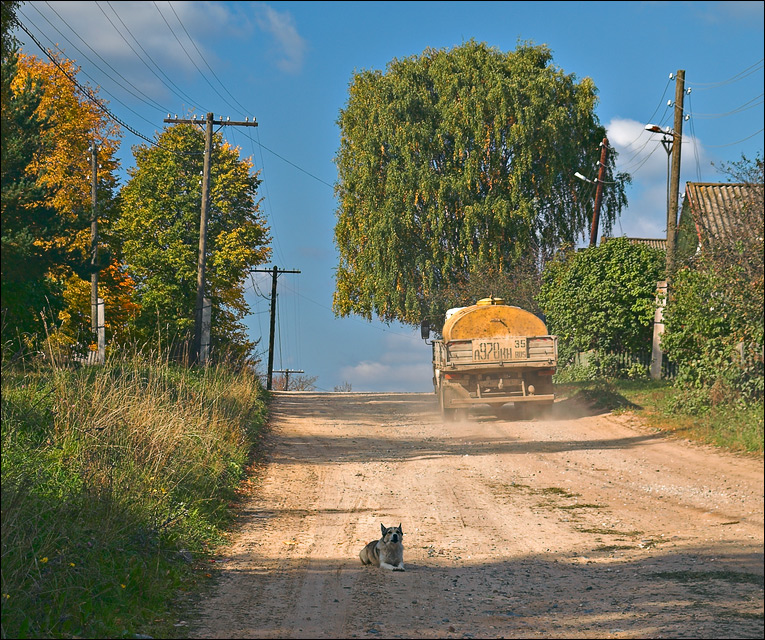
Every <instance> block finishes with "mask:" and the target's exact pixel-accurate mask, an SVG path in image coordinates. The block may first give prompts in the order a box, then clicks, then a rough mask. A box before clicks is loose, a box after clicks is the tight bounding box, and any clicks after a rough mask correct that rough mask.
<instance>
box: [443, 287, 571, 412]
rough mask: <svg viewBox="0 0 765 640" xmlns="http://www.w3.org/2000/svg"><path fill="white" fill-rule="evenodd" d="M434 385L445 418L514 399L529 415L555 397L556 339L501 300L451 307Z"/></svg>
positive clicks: (527, 314)
mask: <svg viewBox="0 0 765 640" xmlns="http://www.w3.org/2000/svg"><path fill="white" fill-rule="evenodd" d="M431 344H432V347H433V387H434V390H435V393H436V395H437V397H438V403H439V407H440V409H441V412H442V414H443V415H444V417H445V418H447V419H455V418H456V417H457V416H458V415H459V414H460V413H465V412H467V410H468V409H470V408H471V407H473V406H475V405H481V404H483V405H489V406H490V407H491V408H493V409H494V410H499V409H500V408H501V407H503V406H504V405H505V404H507V403H510V402H512V403H513V404H514V406H515V407H518V408H520V409H521V411H522V412H523V413H524V414H526V413H529V411H528V410H529V409H532V408H533V407H545V406H550V405H552V403H553V402H554V400H555V393H554V390H553V384H552V376H553V374H554V373H555V370H556V367H557V364H558V339H557V337H556V336H553V335H549V334H548V332H547V327H546V325H545V323H544V321H543V320H542V319H541V318H539V317H537V316H536V315H534V314H533V313H530V312H528V311H525V310H523V309H521V308H520V307H514V306H510V305H506V304H504V301H503V300H501V299H498V298H493V297H491V298H484V299H482V300H479V301H478V302H477V303H476V304H474V305H472V306H469V307H460V308H456V309H451V310H450V311H449V312H447V317H446V320H445V322H444V325H443V329H442V331H441V337H440V338H438V339H435V340H433V341H432V343H431Z"/></svg>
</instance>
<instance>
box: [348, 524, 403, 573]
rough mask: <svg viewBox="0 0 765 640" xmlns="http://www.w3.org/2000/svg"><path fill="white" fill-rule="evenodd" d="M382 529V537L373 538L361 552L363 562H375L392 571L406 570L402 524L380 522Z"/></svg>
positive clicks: (376, 564)
mask: <svg viewBox="0 0 765 640" xmlns="http://www.w3.org/2000/svg"><path fill="white" fill-rule="evenodd" d="M380 529H381V530H382V537H381V538H380V539H379V540H372V542H370V543H369V544H368V545H366V546H365V547H364V548H363V549H362V550H361V551H360V552H359V558H361V562H362V564H373V565H375V566H376V567H380V568H381V569H390V570H391V571H404V545H403V539H404V532H403V530H402V529H401V524H400V523H399V525H398V526H397V527H386V526H385V525H384V524H380Z"/></svg>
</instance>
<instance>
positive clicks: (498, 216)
mask: <svg viewBox="0 0 765 640" xmlns="http://www.w3.org/2000/svg"><path fill="white" fill-rule="evenodd" d="M551 59H552V56H551V53H550V51H549V50H548V49H547V48H546V47H545V46H532V45H526V44H524V45H521V46H519V47H518V49H517V50H516V51H515V52H513V53H503V52H500V51H498V50H496V49H492V48H489V47H487V46H486V45H484V44H477V43H475V42H472V41H471V42H469V43H467V44H464V45H462V46H459V47H455V48H454V49H452V50H449V51H447V50H434V49H428V50H426V51H425V52H424V53H423V54H422V55H421V56H414V57H411V58H405V59H401V60H398V59H397V60H393V61H392V62H391V63H389V65H388V67H387V69H386V72H385V73H382V72H380V71H362V72H358V73H355V74H354V76H353V78H352V81H351V83H350V87H349V97H348V102H347V105H346V107H345V108H344V109H343V110H341V112H340V117H339V119H338V124H339V126H340V130H341V143H340V149H339V150H338V153H337V157H336V163H337V167H338V174H339V181H338V185H337V194H338V197H339V201H340V204H339V208H338V213H337V223H336V226H335V242H336V245H337V247H338V249H339V253H340V262H339V265H338V268H337V273H336V291H335V296H334V309H335V312H336V313H337V314H339V315H343V316H345V315H349V314H351V313H355V314H359V315H362V316H364V317H366V318H371V317H372V316H373V315H377V316H378V317H380V318H381V319H382V320H384V321H392V320H398V321H401V322H404V323H409V324H419V322H420V321H421V320H422V319H424V318H430V319H431V323H432V324H434V326H437V325H438V324H439V323H440V321H442V320H443V313H444V311H445V310H446V309H447V308H448V307H450V306H454V304H455V303H460V302H467V301H466V300H459V299H457V298H456V297H455V296H454V289H452V290H449V288H450V287H452V288H454V287H456V288H457V289H460V288H462V289H465V288H467V289H470V288H475V287H474V286H473V285H474V284H475V278H476V275H477V274H480V273H484V272H493V273H499V274H504V273H512V272H514V271H515V270H516V268H517V267H518V265H523V264H528V261H531V263H532V264H534V263H539V261H540V260H541V259H542V257H543V256H544V255H545V254H546V253H548V252H550V251H552V250H554V249H556V248H557V247H558V246H560V244H561V243H565V242H574V241H575V240H576V238H577V236H578V235H579V234H581V233H582V232H583V231H584V230H585V229H587V228H588V226H589V220H590V215H591V211H592V205H593V198H594V192H593V190H592V189H589V188H588V187H589V185H587V184H585V183H583V182H581V181H579V180H577V179H576V178H575V177H574V175H573V174H574V169H575V168H577V167H586V166H594V165H595V163H596V162H597V160H598V158H599V148H598V145H599V143H600V142H601V140H602V139H603V137H604V135H605V130H604V129H603V127H602V126H600V124H599V123H598V121H597V118H596V117H595V114H594V107H595V104H596V89H595V87H594V85H593V83H592V81H591V80H590V79H589V78H584V79H583V80H581V81H580V82H577V81H576V78H575V77H574V76H573V75H566V74H565V73H563V71H561V70H560V69H557V68H556V67H555V66H554V65H553V64H552V62H551ZM613 167H614V157H613V155H611V156H610V157H609V159H608V167H607V172H606V174H607V176H608V177H607V178H606V180H607V186H606V189H605V193H604V201H603V213H602V218H601V219H602V220H603V224H604V227H605V228H606V229H607V228H609V226H610V224H611V223H612V222H613V220H614V219H615V216H616V214H617V212H618V211H619V210H620V209H621V207H622V206H623V205H624V204H625V203H626V198H625V195H624V184H625V182H626V181H627V180H628V177H627V176H614V175H613ZM471 281H472V284H471ZM491 293H494V294H495V295H498V292H497V291H483V292H482V293H481V296H480V297H483V296H485V295H489V294H491ZM473 301H474V300H473Z"/></svg>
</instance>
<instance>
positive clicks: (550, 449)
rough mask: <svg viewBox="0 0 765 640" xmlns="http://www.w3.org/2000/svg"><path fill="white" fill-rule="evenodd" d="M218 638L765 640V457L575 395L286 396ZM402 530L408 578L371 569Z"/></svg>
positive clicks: (209, 618)
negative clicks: (446, 399) (374, 546)
mask: <svg viewBox="0 0 765 640" xmlns="http://www.w3.org/2000/svg"><path fill="white" fill-rule="evenodd" d="M271 424H272V430H271V432H270V433H269V434H268V436H267V439H266V440H267V444H266V456H265V464H264V465H263V467H262V468H261V469H260V470H259V475H260V476H261V477H262V480H261V481H259V484H258V486H257V487H256V488H255V489H254V490H253V491H252V496H251V499H250V501H249V503H248V505H247V507H246V509H245V510H244V512H243V513H242V515H241V519H242V522H241V527H240V531H238V532H237V534H236V536H235V537H232V544H231V546H230V548H229V549H227V550H226V551H225V554H224V555H223V556H222V557H221V558H220V560H219V562H217V563H216V565H215V566H217V567H219V573H218V574H216V576H215V577H214V579H215V586H214V587H213V590H212V594H211V595H210V596H209V597H205V598H204V599H203V600H202V601H201V602H200V603H199V604H198V606H197V609H196V615H197V618H196V620H194V621H192V622H193V625H192V626H191V627H189V630H190V633H192V634H193V637H200V638H519V637H523V638H542V637H544V638H762V637H763V463H762V460H761V459H759V460H753V459H748V458H744V457H737V456H733V455H726V454H722V453H720V452H717V451H714V450H712V449H707V448H702V447H699V446H695V445H692V444H690V443H688V442H685V441H678V440H671V439H667V438H664V437H662V436H661V435H659V434H657V433H654V432H651V431H649V430H647V429H645V428H643V427H641V426H640V425H639V424H637V423H636V421H635V419H634V418H632V417H630V416H629V415H620V416H614V415H611V414H604V415H593V414H592V412H590V411H588V410H587V409H586V408H585V407H582V406H577V405H576V404H573V403H572V401H569V400H562V401H559V402H556V404H555V407H554V412H553V415H552V416H550V417H549V418H548V419H545V420H540V419H534V420H521V419H520V418H517V417H515V416H513V413H512V407H511V406H509V407H508V410H507V414H506V415H503V416H502V417H501V418H497V417H495V416H493V415H490V414H488V413H487V414H485V415H484V414H481V413H480V412H478V413H476V412H474V413H473V414H472V416H471V419H470V420H469V421H465V422H462V423H446V424H445V423H444V422H443V421H442V420H441V418H440V416H439V415H438V413H437V409H436V403H435V397H434V396H433V395H430V394H363V393H347V394H346V393H326V394H320V393H291V392H289V393H277V394H276V398H275V402H274V404H273V410H272V419H271ZM380 523H384V524H385V525H386V526H387V525H395V524H399V523H401V525H402V527H403V530H404V545H405V552H404V562H405V565H406V571H405V572H403V573H402V572H392V571H385V570H382V569H377V568H372V567H369V566H363V565H362V564H361V562H360V561H359V557H358V553H359V551H360V549H361V548H362V547H363V546H364V544H365V543H367V542H369V541H370V540H373V539H375V538H378V537H379V535H380Z"/></svg>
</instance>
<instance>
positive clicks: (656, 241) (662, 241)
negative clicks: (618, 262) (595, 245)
mask: <svg viewBox="0 0 765 640" xmlns="http://www.w3.org/2000/svg"><path fill="white" fill-rule="evenodd" d="M615 239H616V238H609V237H606V236H604V237H602V238H601V239H600V244H603V243H604V242H607V241H609V240H615ZM626 239H627V240H629V242H630V244H645V245H648V246H649V247H651V248H652V249H661V250H662V251H666V249H667V239H666V238H626Z"/></svg>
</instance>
